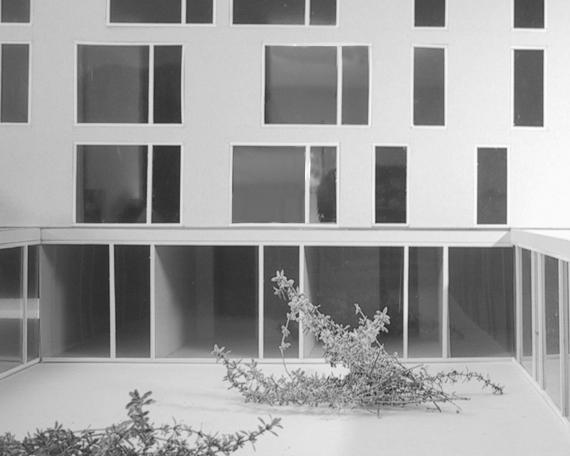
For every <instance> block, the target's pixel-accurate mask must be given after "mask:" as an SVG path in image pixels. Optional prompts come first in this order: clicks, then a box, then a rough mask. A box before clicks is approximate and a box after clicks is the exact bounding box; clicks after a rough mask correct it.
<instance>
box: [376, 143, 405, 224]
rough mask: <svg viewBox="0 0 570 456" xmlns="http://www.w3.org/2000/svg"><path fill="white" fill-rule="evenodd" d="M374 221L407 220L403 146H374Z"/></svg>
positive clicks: (397, 221) (391, 221)
mask: <svg viewBox="0 0 570 456" xmlns="http://www.w3.org/2000/svg"><path fill="white" fill-rule="evenodd" d="M375 182H376V191H375V195H376V201H375V205H376V217H375V222H376V223H406V221H407V214H406V212H407V210H406V209H407V196H406V194H407V189H406V187H407V157H406V148H405V147H385V146H378V147H376V178H375Z"/></svg>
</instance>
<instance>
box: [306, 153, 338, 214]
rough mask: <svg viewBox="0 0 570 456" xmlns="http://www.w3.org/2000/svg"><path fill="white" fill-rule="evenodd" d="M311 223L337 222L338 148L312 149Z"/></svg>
mask: <svg viewBox="0 0 570 456" xmlns="http://www.w3.org/2000/svg"><path fill="white" fill-rule="evenodd" d="M309 187H310V188H309V192H310V195H309V212H310V213H309V222H310V223H334V222H336V147H323V146H313V147H311V177H310V184H309Z"/></svg>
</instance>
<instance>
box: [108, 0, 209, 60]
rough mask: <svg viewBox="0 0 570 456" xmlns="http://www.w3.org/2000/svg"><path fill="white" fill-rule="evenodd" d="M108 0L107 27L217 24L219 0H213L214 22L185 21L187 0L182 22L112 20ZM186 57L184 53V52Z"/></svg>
mask: <svg viewBox="0 0 570 456" xmlns="http://www.w3.org/2000/svg"><path fill="white" fill-rule="evenodd" d="M112 1H113V0H106V5H105V25H106V26H107V27H181V26H182V27H214V26H216V13H217V7H216V4H217V0H212V22H184V18H185V17H186V0H180V22H171V23H164V22H112V21H111V2H112ZM183 57H184V54H183Z"/></svg>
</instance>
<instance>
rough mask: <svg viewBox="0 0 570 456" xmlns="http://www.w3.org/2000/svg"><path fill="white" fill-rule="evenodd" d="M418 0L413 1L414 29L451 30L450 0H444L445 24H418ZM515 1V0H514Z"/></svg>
mask: <svg viewBox="0 0 570 456" xmlns="http://www.w3.org/2000/svg"><path fill="white" fill-rule="evenodd" d="M416 1H418V0H413V2H412V29H414V30H439V31H442V30H445V31H447V30H449V25H448V24H449V1H448V0H443V2H444V10H445V11H444V16H443V22H444V25H443V26H441V25H416ZM513 1H514V0H513Z"/></svg>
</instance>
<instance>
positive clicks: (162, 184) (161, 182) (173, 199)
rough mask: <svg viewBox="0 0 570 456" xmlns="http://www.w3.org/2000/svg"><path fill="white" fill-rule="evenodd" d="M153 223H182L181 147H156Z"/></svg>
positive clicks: (153, 172)
mask: <svg viewBox="0 0 570 456" xmlns="http://www.w3.org/2000/svg"><path fill="white" fill-rule="evenodd" d="M152 222H153V223H178V222H180V146H154V147H153V158H152Z"/></svg>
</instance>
